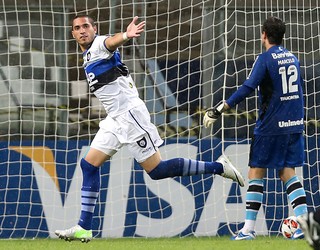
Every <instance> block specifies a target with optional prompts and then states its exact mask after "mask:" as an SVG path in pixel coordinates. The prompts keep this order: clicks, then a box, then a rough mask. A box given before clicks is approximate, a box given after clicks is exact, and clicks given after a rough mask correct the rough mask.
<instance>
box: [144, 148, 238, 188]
mask: <svg viewBox="0 0 320 250" xmlns="http://www.w3.org/2000/svg"><path fill="white" fill-rule="evenodd" d="M140 165H141V166H142V167H143V168H144V169H145V170H146V171H147V173H148V174H149V176H150V177H151V178H152V179H153V180H160V179H164V178H168V177H176V176H192V175H200V174H218V175H221V176H222V177H224V178H228V179H231V180H233V181H236V182H237V183H238V184H239V185H240V186H241V187H243V186H244V179H243V177H242V175H241V174H240V172H239V171H238V170H237V169H236V168H235V167H234V166H233V165H232V163H231V162H230V161H229V159H227V158H226V157H225V156H221V157H220V158H219V159H218V160H217V161H214V162H206V161H198V160H192V159H186V158H173V159H169V160H161V156H160V153H159V151H157V152H156V153H155V154H153V155H152V156H150V157H149V158H148V159H146V160H145V161H143V162H140Z"/></svg>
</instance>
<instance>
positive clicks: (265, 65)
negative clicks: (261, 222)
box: [203, 17, 307, 240]
mask: <svg viewBox="0 0 320 250" xmlns="http://www.w3.org/2000/svg"><path fill="white" fill-rule="evenodd" d="M284 33H285V24H284V22H283V21H282V20H281V19H279V18H277V17H269V18H268V19H267V20H266V21H265V22H264V24H263V27H262V35H261V41H262V44H263V45H264V47H265V48H266V51H265V52H264V53H262V54H260V55H259V56H258V57H257V59H256V61H255V63H254V65H253V68H252V71H251V73H250V74H249V76H248V78H247V79H246V81H245V82H244V83H243V85H242V86H241V87H240V88H239V89H238V90H237V91H235V92H234V93H233V94H232V95H231V97H230V98H229V99H228V100H227V101H223V102H221V103H219V104H218V105H217V106H216V107H214V108H211V109H209V110H208V111H207V112H206V113H205V116H204V119H203V123H204V126H205V127H208V126H210V124H212V123H214V122H215V121H216V120H217V119H218V118H219V116H220V115H221V113H222V112H224V111H225V110H228V109H229V108H230V107H233V106H235V105H237V104H238V103H240V102H241V101H242V100H244V99H245V98H246V97H247V96H249V95H250V93H251V92H253V91H254V89H256V88H258V93H259V112H258V119H257V121H256V125H255V129H254V135H253V138H252V142H251V148H250V156H249V172H248V179H249V186H248V190H247V194H246V213H245V215H246V216H245V224H244V227H243V228H242V229H241V230H240V231H239V232H238V234H237V235H236V236H235V237H233V239H234V240H247V239H254V238H255V237H256V233H255V231H254V227H255V222H256V218H257V214H258V211H259V209H260V207H261V204H262V198H263V186H264V182H263V178H264V177H265V174H266V170H267V169H276V170H277V171H278V173H279V177H280V179H281V180H282V182H283V183H284V185H285V188H286V191H287V195H288V198H289V201H290V202H291V205H292V207H293V211H294V214H295V215H296V216H297V217H298V218H299V217H300V216H302V215H304V214H306V213H307V205H306V194H305V190H304V189H303V187H302V184H301V182H300V180H299V179H298V177H297V175H296V173H295V167H300V166H302V165H303V162H304V139H303V130H304V125H303V117H304V108H303V107H304V105H303V103H304V101H303V91H302V83H303V80H302V78H301V74H300V63H299V61H298V59H297V58H296V57H295V56H294V55H293V54H292V53H291V52H289V51H288V50H287V49H286V48H284V47H283V46H281V44H282V40H283V36H284ZM302 237H303V232H302V230H301V229H299V230H297V231H296V233H295V234H294V235H293V239H296V238H302Z"/></svg>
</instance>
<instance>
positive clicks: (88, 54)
mask: <svg viewBox="0 0 320 250" xmlns="http://www.w3.org/2000/svg"><path fill="white" fill-rule="evenodd" d="M107 38H108V36H100V35H97V36H96V37H95V39H94V40H93V42H92V44H91V46H90V47H89V48H88V49H87V50H86V51H84V52H83V67H84V70H85V73H86V77H87V82H88V84H89V88H90V91H91V92H93V93H94V95H95V96H96V97H97V98H98V99H99V100H100V102H101V103H102V105H103V107H104V108H105V110H106V112H107V114H108V115H110V116H111V117H115V116H117V115H119V114H122V113H124V112H126V111H128V110H130V109H132V108H134V107H137V106H139V105H141V104H144V102H143V101H142V100H141V99H140V98H139V94H138V91H137V88H136V87H135V84H134V82H133V80H132V78H131V76H130V74H129V70H128V68H127V67H126V66H125V65H124V64H123V63H122V62H121V58H120V52H119V50H118V49H117V50H116V51H110V50H108V49H107V47H106V45H105V40H106V39H107Z"/></svg>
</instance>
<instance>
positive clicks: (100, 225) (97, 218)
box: [0, 138, 319, 238]
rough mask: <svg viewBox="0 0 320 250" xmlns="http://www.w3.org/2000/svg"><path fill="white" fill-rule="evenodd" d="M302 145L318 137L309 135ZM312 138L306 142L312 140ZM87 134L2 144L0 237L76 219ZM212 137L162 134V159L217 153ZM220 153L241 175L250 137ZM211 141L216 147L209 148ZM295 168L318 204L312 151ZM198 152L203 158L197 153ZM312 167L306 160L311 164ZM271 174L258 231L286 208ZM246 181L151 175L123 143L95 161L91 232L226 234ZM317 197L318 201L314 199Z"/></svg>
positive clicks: (275, 223)
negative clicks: (96, 192) (97, 174)
mask: <svg viewBox="0 0 320 250" xmlns="http://www.w3.org/2000/svg"><path fill="white" fill-rule="evenodd" d="M309 140H310V141H308V145H309V146H310V145H312V143H314V144H313V145H314V148H316V141H315V140H313V139H312V138H310V139H309ZM310 143H311V144H310ZM88 145H89V142H88V141H49V142H46V143H45V144H44V145H43V144H42V142H31V141H30V142H28V141H25V142H23V143H17V144H14V143H12V144H11V145H10V146H9V147H8V145H7V144H6V143H0V146H1V150H0V238H22V237H23V238H33V237H55V235H54V233H53V232H54V230H56V229H64V228H68V227H71V226H73V225H75V224H76V223H77V220H78V219H79V214H80V209H81V204H80V189H81V182H82V176H81V168H80V166H79V160H80V159H81V157H83V155H84V154H85V153H86V151H87V149H88ZM221 145H222V144H221V141H220V140H218V139H216V140H214V141H211V140H200V141H199V140H197V141H194V142H192V143H190V141H189V142H188V141H187V140H185V141H184V140H179V141H178V142H177V140H171V141H170V140H167V141H166V144H165V145H164V146H162V147H161V148H160V150H161V153H162V156H163V158H164V159H166V158H167V159H168V158H173V157H185V158H193V159H201V160H205V161H211V160H216V159H217V158H218V157H219V156H220V155H221V153H222V146H221ZM224 146H225V147H224V153H225V154H226V155H227V156H228V157H229V158H230V159H231V161H232V162H233V163H234V164H235V165H236V166H237V168H238V169H239V170H240V171H241V172H242V174H243V175H244V176H246V174H247V163H248V152H249V144H232V143H225V145H224ZM212 148H215V149H214V150H212ZM318 155H319V149H315V150H312V151H309V152H308V153H307V157H306V159H308V164H306V165H305V166H304V168H303V169H302V168H300V170H298V171H297V172H298V175H300V178H303V179H304V186H305V189H306V190H307V199H308V204H309V205H310V207H309V208H313V207H314V206H318V205H319V204H318V203H319V190H315V189H317V187H318V186H319V183H318V181H319V180H318V178H312V177H313V176H317V175H318V171H319V170H318V168H317V162H316V160H317V157H318ZM200 157H201V158H200ZM311 166H312V167H311ZM275 176H276V174H275V173H274V172H269V173H268V177H267V178H266V185H265V189H267V190H266V191H267V192H266V193H265V195H264V204H268V206H265V205H264V206H263V209H261V211H260V212H259V215H258V223H257V225H258V227H257V232H258V233H259V234H278V233H279V227H280V225H281V222H282V219H283V218H286V217H287V216H289V215H290V214H291V213H292V211H290V208H289V206H288V202H287V196H286V194H285V190H284V187H283V185H282V183H281V182H280V180H279V179H278V178H274V177H275ZM245 193H246V187H244V188H240V187H239V186H238V184H236V183H234V182H232V181H230V180H226V179H223V178H222V177H220V176H212V175H200V176H193V177H177V178H172V179H171V178H168V179H164V180H160V181H154V180H151V179H150V178H149V176H148V175H147V174H146V173H145V172H144V171H143V170H142V168H141V167H140V166H139V164H138V163H137V162H136V161H135V160H134V159H133V158H132V156H131V155H130V154H129V152H128V151H127V149H126V148H125V147H124V148H123V149H121V150H120V151H119V152H118V153H117V154H116V155H115V156H114V157H113V158H112V159H111V160H110V161H109V162H106V163H105V164H104V165H103V166H102V167H101V192H100V196H99V200H98V203H97V205H96V209H95V215H94V221H93V231H94V236H95V237H128V236H130V237H133V236H141V237H173V236H188V235H195V236H211V235H226V234H231V233H232V232H235V231H237V230H238V229H240V228H241V226H242V225H243V221H244V213H245V204H244V201H245ZM315 202H318V203H315Z"/></svg>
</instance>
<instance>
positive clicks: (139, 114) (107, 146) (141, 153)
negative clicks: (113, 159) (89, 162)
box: [91, 105, 163, 163]
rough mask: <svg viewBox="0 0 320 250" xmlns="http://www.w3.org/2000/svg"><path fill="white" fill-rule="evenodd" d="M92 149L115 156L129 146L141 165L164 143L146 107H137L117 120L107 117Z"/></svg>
mask: <svg viewBox="0 0 320 250" xmlns="http://www.w3.org/2000/svg"><path fill="white" fill-rule="evenodd" d="M99 127H100V128H99V131H98V132H97V134H96V135H95V137H94V139H93V141H92V143H91V147H92V148H95V149H97V150H100V151H102V152H104V153H105V154H107V155H109V156H113V155H114V154H115V153H116V152H117V151H118V150H119V149H120V148H121V147H122V146H124V145H127V146H128V149H129V151H130V152H131V153H132V155H133V157H134V158H135V159H136V160H137V161H138V162H139V163H140V162H143V161H145V160H146V159H148V158H149V157H150V156H152V155H153V154H154V153H155V152H157V150H158V147H159V146H160V145H161V144H162V143H163V140H162V139H161V138H160V135H159V133H158V130H157V128H156V126H155V125H154V124H152V123H151V121H150V114H149V111H148V109H147V107H146V106H145V105H140V106H138V107H135V108H133V109H131V110H129V111H127V112H125V113H123V114H121V115H119V116H117V117H115V118H111V117H110V116H107V118H106V119H104V120H102V121H101V122H100V124H99Z"/></svg>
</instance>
